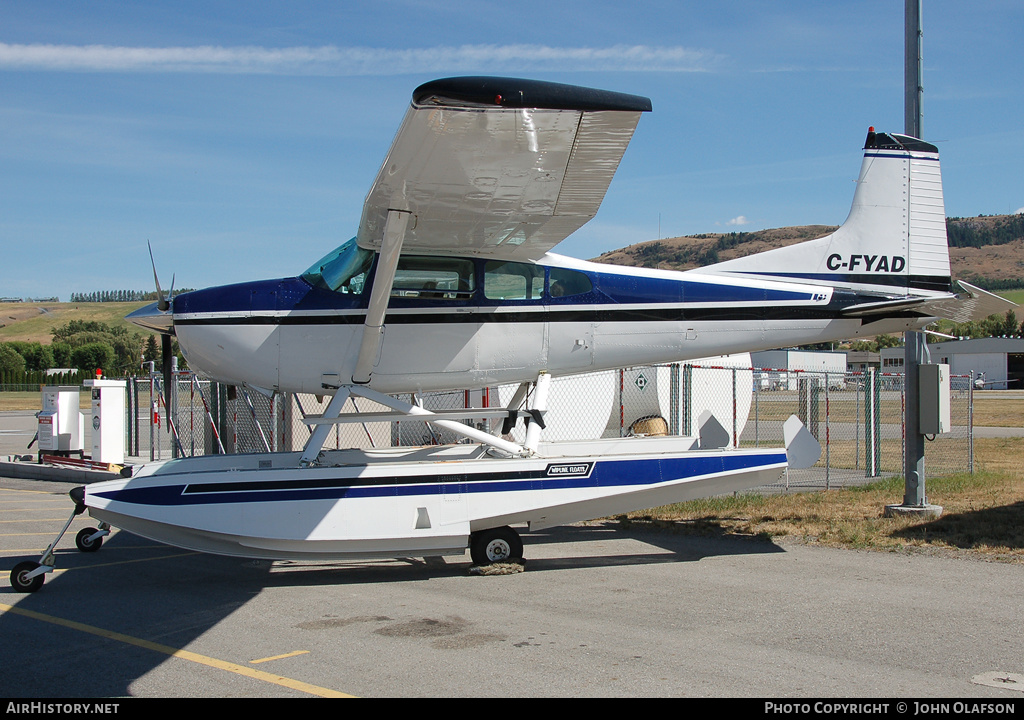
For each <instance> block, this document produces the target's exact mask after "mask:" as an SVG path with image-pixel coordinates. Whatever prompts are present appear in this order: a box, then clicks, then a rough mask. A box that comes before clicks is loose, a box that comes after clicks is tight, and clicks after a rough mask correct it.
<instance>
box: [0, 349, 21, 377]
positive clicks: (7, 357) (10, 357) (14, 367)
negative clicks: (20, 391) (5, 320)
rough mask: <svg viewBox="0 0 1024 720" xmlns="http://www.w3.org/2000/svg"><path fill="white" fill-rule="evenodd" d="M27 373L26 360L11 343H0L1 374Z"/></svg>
mask: <svg viewBox="0 0 1024 720" xmlns="http://www.w3.org/2000/svg"><path fill="white" fill-rule="evenodd" d="M24 372H25V358H23V357H22V356H21V355H20V354H19V353H18V351H17V350H15V349H14V348H13V347H11V344H10V343H0V373H7V374H9V375H20V374H22V373H24Z"/></svg>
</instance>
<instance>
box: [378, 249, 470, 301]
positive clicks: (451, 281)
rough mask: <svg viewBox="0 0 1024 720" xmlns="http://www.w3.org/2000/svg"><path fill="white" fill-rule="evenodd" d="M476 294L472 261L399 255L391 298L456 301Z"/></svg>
mask: <svg viewBox="0 0 1024 720" xmlns="http://www.w3.org/2000/svg"><path fill="white" fill-rule="evenodd" d="M474 290H476V279H475V274H474V272H473V261H472V260H468V259H465V258H453V257H429V256H419V255H402V256H401V257H400V258H398V268H397V269H396V270H395V282H394V284H393V285H392V286H391V297H401V298H425V299H434V300H459V299H467V298H469V297H472V295H473V291H474Z"/></svg>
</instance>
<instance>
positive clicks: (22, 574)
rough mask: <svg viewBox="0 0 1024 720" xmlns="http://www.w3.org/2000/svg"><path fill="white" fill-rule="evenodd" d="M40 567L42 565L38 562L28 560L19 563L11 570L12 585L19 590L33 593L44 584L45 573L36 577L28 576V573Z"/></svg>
mask: <svg viewBox="0 0 1024 720" xmlns="http://www.w3.org/2000/svg"><path fill="white" fill-rule="evenodd" d="M38 567H42V566H41V565H40V564H39V563H37V562H32V561H31V560H27V561H25V562H21V563H18V564H17V565H15V566H14V569H13V570H11V587H13V588H14V589H15V590H17V591H18V592H23V593H31V592H35V591H36V590H38V589H39V588H41V587H42V586H43V578H44V575H36V576H35V577H34V578H30V577H28V574H29V573H30V572H32V571H33V570H35V569H36V568H38Z"/></svg>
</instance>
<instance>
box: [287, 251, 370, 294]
mask: <svg viewBox="0 0 1024 720" xmlns="http://www.w3.org/2000/svg"><path fill="white" fill-rule="evenodd" d="M372 264H373V252H371V251H370V250H364V249H363V248H361V247H359V246H358V245H356V239H355V238H352V239H351V240H349V241H348V242H347V243H345V244H344V245H342V246H341V247H339V248H337V249H335V250H332V251H331V252H329V253H327V254H326V255H324V256H323V257H322V258H320V259H319V260H317V261H316V262H315V263H313V265H312V266H310V268H309V269H308V270H306V272H304V273H302V279H303V280H305V281H306V282H308V283H309V284H310V285H312V286H314V287H318V288H323V289H325V290H334V291H335V292H340V293H344V294H346V295H361V294H362V293H363V290H364V289H365V287H366V276H367V274H368V273H369V272H370V266H371V265H372Z"/></svg>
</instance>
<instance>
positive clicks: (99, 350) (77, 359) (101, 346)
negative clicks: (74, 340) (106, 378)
mask: <svg viewBox="0 0 1024 720" xmlns="http://www.w3.org/2000/svg"><path fill="white" fill-rule="evenodd" d="M71 366H72V367H76V368H78V369H79V370H80V371H81V372H82V374H83V375H85V376H87V377H88V376H91V375H92V374H93V373H94V372H96V369H97V368H102V369H103V370H104V372H105V373H111V372H112V371H113V369H114V349H113V348H112V347H110V346H109V345H107V344H106V343H102V342H92V343H86V344H85V345H80V346H78V347H76V348H75V349H74V350H72V351H71Z"/></svg>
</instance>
